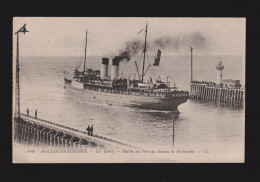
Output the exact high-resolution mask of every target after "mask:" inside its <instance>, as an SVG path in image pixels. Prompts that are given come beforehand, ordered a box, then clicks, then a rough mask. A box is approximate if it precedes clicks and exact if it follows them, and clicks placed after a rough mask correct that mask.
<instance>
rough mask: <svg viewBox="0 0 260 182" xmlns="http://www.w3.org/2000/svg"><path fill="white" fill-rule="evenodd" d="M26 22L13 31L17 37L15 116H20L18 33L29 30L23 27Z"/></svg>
mask: <svg viewBox="0 0 260 182" xmlns="http://www.w3.org/2000/svg"><path fill="white" fill-rule="evenodd" d="M25 26H26V24H24V25H23V27H22V28H20V29H19V30H18V31H17V32H15V34H16V37H17V45H16V107H15V117H18V118H19V117H20V76H19V72H20V65H19V33H20V32H23V33H24V34H25V32H29V31H28V30H26V28H25Z"/></svg>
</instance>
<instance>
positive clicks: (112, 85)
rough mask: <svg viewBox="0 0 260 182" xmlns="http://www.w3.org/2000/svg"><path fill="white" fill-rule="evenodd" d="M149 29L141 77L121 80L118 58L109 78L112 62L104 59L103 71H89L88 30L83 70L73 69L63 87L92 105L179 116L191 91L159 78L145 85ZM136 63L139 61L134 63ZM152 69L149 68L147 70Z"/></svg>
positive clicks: (66, 77) (65, 79)
mask: <svg viewBox="0 0 260 182" xmlns="http://www.w3.org/2000/svg"><path fill="white" fill-rule="evenodd" d="M147 28H148V25H146V28H145V42H144V49H143V60H142V61H143V69H142V70H143V71H142V74H141V75H139V72H138V67H137V64H136V68H137V72H138V75H139V78H137V79H130V78H129V77H128V78H122V77H119V63H120V60H119V59H118V56H116V57H114V58H113V59H112V66H111V74H110V75H108V69H109V59H108V58H102V60H101V69H100V70H93V69H91V68H86V50H87V31H86V44H85V57H84V69H83V71H79V70H78V67H76V69H75V70H74V74H73V76H72V77H68V76H67V74H64V83H65V86H64V88H65V89H66V90H67V91H68V92H69V93H71V94H73V95H76V96H77V97H80V98H82V99H84V100H87V101H89V102H93V101H94V102H101V103H106V104H109V105H110V104H112V105H120V106H126V107H131V108H137V109H145V110H155V111H171V112H176V113H179V111H178V106H179V105H180V104H182V103H184V102H186V101H187V100H188V98H189V92H187V91H179V90H177V87H176V86H174V87H170V82H169V81H168V80H167V81H162V80H161V79H160V77H158V79H157V80H156V81H155V82H153V80H152V78H151V77H150V79H149V81H147V82H144V75H145V73H144V67H145V58H146V38H147ZM135 63H136V62H135ZM148 68H149V67H148Z"/></svg>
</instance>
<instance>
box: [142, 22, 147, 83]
mask: <svg viewBox="0 0 260 182" xmlns="http://www.w3.org/2000/svg"><path fill="white" fill-rule="evenodd" d="M147 27H148V23H147V24H146V28H145V40H144V50H143V52H144V58H143V71H142V82H143V81H144V66H145V53H146V38H147Z"/></svg>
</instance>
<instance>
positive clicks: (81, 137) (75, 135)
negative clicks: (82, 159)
mask: <svg viewBox="0 0 260 182" xmlns="http://www.w3.org/2000/svg"><path fill="white" fill-rule="evenodd" d="M14 140H15V141H16V142H18V143H20V144H28V145H30V144H32V145H38V146H43V147H66V148H86V147H87V148H89V147H92V148H93V147H94V148H95V147H99V148H105V149H107V148H110V149H113V148H117V149H118V148H120V147H124V148H137V147H136V146H134V145H132V144H130V143H126V142H123V141H120V140H117V139H111V138H107V137H104V136H100V135H96V134H94V135H93V136H90V135H88V134H87V132H85V131H81V130H78V129H75V128H71V127H69V126H64V125H61V124H58V123H53V122H51V121H47V120H43V119H39V118H34V117H32V116H27V115H25V114H23V113H20V117H19V118H15V119H14Z"/></svg>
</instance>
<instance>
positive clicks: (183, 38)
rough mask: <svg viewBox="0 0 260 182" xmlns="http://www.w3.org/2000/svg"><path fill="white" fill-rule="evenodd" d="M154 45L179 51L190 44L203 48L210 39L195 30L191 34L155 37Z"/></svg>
mask: <svg viewBox="0 0 260 182" xmlns="http://www.w3.org/2000/svg"><path fill="white" fill-rule="evenodd" d="M152 45H153V46H156V47H159V48H161V49H167V48H173V49H174V50H176V51H178V50H182V49H187V47H189V46H190V45H192V46H194V47H196V49H203V48H206V47H207V46H208V41H207V39H206V38H205V37H204V36H203V35H202V34H201V33H200V32H194V33H191V34H179V35H177V36H164V37H160V38H157V39H155V41H154V42H153V44H152Z"/></svg>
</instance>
